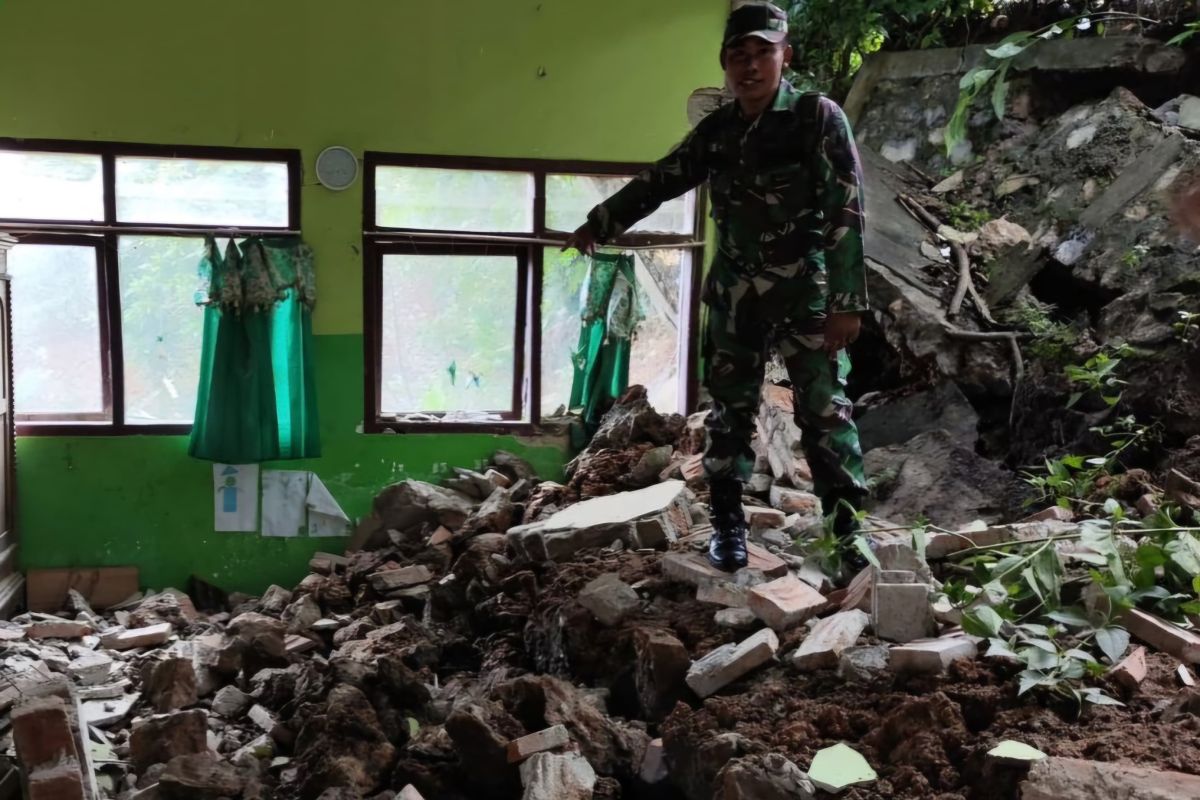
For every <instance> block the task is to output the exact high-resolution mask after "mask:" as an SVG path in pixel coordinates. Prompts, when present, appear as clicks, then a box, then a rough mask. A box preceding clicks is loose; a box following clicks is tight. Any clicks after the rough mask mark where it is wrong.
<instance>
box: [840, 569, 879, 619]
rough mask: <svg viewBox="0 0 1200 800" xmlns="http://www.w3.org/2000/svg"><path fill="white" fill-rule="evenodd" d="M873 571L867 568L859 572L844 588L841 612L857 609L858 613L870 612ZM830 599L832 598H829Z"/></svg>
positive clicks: (873, 582) (873, 580) (873, 579)
mask: <svg viewBox="0 0 1200 800" xmlns="http://www.w3.org/2000/svg"><path fill="white" fill-rule="evenodd" d="M874 573H875V570H874V569H873V568H871V567H867V568H866V569H864V570H861V571H860V572H859V573H858V574H857V575H855V576H854V578H853V580H851V581H850V585H849V586H847V587H846V596H845V598H844V599H843V600H842V603H841V607H842V611H850V610H852V609H858V610H859V611H870V610H871V598H872V594H873V592H872V589H873V588H874V586H875V574H874ZM831 599H832V596H831Z"/></svg>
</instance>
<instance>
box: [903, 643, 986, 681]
mask: <svg viewBox="0 0 1200 800" xmlns="http://www.w3.org/2000/svg"><path fill="white" fill-rule="evenodd" d="M978 654H979V647H978V645H976V644H975V642H973V641H971V640H970V639H968V638H966V637H965V636H948V637H945V638H942V639H931V640H929V641H924V642H910V643H908V644H903V645H897V646H896V647H893V648H892V649H891V650H889V651H888V658H889V662H890V664H891V668H892V669H893V670H895V671H896V672H925V673H939V672H944V671H945V670H946V668H947V667H949V666H950V664H951V663H953V662H955V661H958V660H959V659H963V658H975V657H976V656H977V655H978Z"/></svg>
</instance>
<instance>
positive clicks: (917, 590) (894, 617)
mask: <svg viewBox="0 0 1200 800" xmlns="http://www.w3.org/2000/svg"><path fill="white" fill-rule="evenodd" d="M893 574H895V573H893ZM908 574H910V575H911V574H912V573H908ZM871 602H872V609H871V629H872V630H873V631H874V632H875V635H876V636H878V637H879V638H880V639H887V640H888V641H891V642H912V641H915V640H917V639H924V638H926V637H929V636H932V635H933V634H934V633H935V632H936V631H937V622H936V621H935V620H934V618H933V608H932V606H931V605H930V602H929V586H927V585H926V584H924V583H912V582H909V583H881V582H876V584H875V588H874V589H873V590H872V595H871Z"/></svg>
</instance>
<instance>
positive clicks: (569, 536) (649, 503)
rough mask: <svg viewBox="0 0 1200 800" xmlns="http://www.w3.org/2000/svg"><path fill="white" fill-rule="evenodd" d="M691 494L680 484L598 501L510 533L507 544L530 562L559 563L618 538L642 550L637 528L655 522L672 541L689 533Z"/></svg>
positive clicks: (520, 526) (623, 493)
mask: <svg viewBox="0 0 1200 800" xmlns="http://www.w3.org/2000/svg"><path fill="white" fill-rule="evenodd" d="M688 494H689V492H688V489H687V487H686V486H685V485H684V483H683V482H682V481H666V482H665V483H660V484H658V485H656V486H650V487H647V488H645V489H638V490H637V491H633V492H621V493H619V494H615V495H609V496H607V497H595V498H592V499H591V500H585V501H583V502H582V503H577V504H575V505H573V506H571V507H569V508H567V509H565V510H563V511H559V512H558V513H556V514H554V515H552V516H550V517H548V518H546V519H542V520H539V521H537V522H533V523H530V524H528V525H518V526H516V527H514V528H510V529H509V531H508V540H509V542H510V543H511V545H512V546H513V548H514V549H515V550H516V551H517V552H518V553H519V554H521V555H522V556H524V557H526V558H528V559H530V560H532V561H561V560H564V559H566V558H569V557H570V556H572V555H573V554H574V553H575V552H576V551H577V550H580V549H582V548H585V547H607V546H608V545H610V544H612V542H613V540H614V539H620V540H621V541H622V542H624V543H625V544H626V545H628V546H630V547H641V542H640V541H639V540H638V537H637V528H638V523H641V522H644V521H648V520H652V519H657V520H658V521H659V522H660V523H661V526H662V528H661V529H662V530H666V531H668V532H669V534H668V538H669V539H671V540H674V539H677V538H679V537H680V536H682V535H684V534H686V533H687V532H688V531H690V529H691V513H690V509H689V499H688Z"/></svg>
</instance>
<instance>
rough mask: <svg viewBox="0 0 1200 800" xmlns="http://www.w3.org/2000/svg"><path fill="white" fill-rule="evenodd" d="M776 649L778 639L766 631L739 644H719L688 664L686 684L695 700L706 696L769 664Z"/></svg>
mask: <svg viewBox="0 0 1200 800" xmlns="http://www.w3.org/2000/svg"><path fill="white" fill-rule="evenodd" d="M778 649H779V637H777V636H776V635H775V631H773V630H771V629H769V628H767V629H764V630H761V631H759V632H758V633H756V634H754V635H753V636H750V637H749V638H747V639H745V640H744V641H742V642H741V643H730V644H726V645H722V646H721V647H718V648H717V649H716V650H713V651H712V652H711V653H709V654H708V655H706V656H705V657H704V658H702V659H700V660H699V661H697V662H695V663H694V664H692V667H691V669H690V670H688V674H687V685H688V686H689V687H691V689H692V691H693V692H695V693H696V695H697V696H698V697H701V698H705V697H708V696H709V695H711V694H714V693H716V692H718V691H720V690H721V689H722V688H724V687H725V686H728V685H729V684H731V683H733V682H734V681H736V680H737V679H738V678H740V677H742V676H743V675H745V674H746V673H748V672H750V671H752V670H754V669H757V668H758V667H760V666H762V665H763V664H765V663H767V662H768V661H770V660H771V659H772V658H774V657H775V652H776V651H777V650H778Z"/></svg>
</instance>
